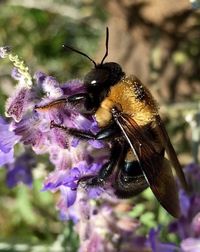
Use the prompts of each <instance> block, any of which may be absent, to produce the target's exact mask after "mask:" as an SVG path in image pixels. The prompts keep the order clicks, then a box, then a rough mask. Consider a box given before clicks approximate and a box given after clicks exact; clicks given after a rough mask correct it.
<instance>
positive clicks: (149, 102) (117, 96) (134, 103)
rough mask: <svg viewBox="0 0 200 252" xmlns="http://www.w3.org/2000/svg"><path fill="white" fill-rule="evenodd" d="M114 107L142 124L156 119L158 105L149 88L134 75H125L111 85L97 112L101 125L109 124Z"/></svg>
mask: <svg viewBox="0 0 200 252" xmlns="http://www.w3.org/2000/svg"><path fill="white" fill-rule="evenodd" d="M112 107H116V108H118V109H119V110H120V111H121V112H122V113H125V114H128V115H129V116H130V117H131V118H133V119H134V120H135V121H136V123H137V124H138V125H140V126H143V125H146V124H148V123H150V122H152V121H154V118H155V115H157V114H158V107H157V104H156V102H155V100H154V99H153V97H152V95H151V93H150V92H149V90H148V89H147V88H146V87H145V86H143V84H142V83H141V82H140V81H139V80H138V79H137V78H136V77H135V76H133V75H131V76H129V77H124V78H123V79H122V80H121V81H119V82H118V83H117V84H115V85H114V86H112V87H111V89H110V91H109V93H108V95H107V97H106V98H105V99H104V100H103V101H102V103H101V105H100V107H99V108H98V110H97V111H96V113H95V117H96V120H97V122H98V124H99V126H100V127H105V126H107V125H108V124H109V123H110V121H111V119H112V114H111V109H112Z"/></svg>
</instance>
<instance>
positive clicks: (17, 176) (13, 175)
mask: <svg viewBox="0 0 200 252" xmlns="http://www.w3.org/2000/svg"><path fill="white" fill-rule="evenodd" d="M35 166H36V161H35V159H34V157H33V155H31V154H30V153H29V152H25V153H24V154H22V155H21V156H19V157H18V158H17V159H16V160H15V162H14V163H13V164H9V165H7V177H6V182H7V185H8V186H9V187H14V186H16V185H17V184H18V183H19V182H23V183H24V184H26V185H28V186H31V185H32V180H33V178H32V168H34V167H35Z"/></svg>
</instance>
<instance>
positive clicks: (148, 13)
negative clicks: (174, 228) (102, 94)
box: [0, 0, 200, 252]
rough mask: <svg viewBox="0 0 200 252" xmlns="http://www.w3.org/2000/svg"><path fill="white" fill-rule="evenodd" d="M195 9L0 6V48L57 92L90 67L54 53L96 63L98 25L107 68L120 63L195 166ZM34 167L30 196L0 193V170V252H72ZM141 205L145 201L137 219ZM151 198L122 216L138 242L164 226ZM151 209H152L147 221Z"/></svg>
mask: <svg viewBox="0 0 200 252" xmlns="http://www.w3.org/2000/svg"><path fill="white" fill-rule="evenodd" d="M197 2H198V1H196V3H197ZM193 7H194V6H193ZM196 7H197V8H192V2H190V1H188V0H181V1H177V3H174V1H168V0H163V1H153V0H149V1H136V0H132V1H126V0H120V1H117V0H110V1H100V0H82V1H81V0H75V1H72V0H69V1H67V0H65V1H64V0H63V1H62V0H59V1H51V0H47V1H39V0H38V1H37V0H34V1H29V0H22V1H18V0H10V1H6V0H5V1H0V46H4V45H10V46H12V48H13V52H14V53H16V54H18V55H20V56H21V57H22V58H23V59H24V60H25V62H26V64H27V65H28V66H29V68H30V71H31V74H32V75H34V72H36V71H43V72H45V73H47V74H48V75H52V76H54V77H56V78H57V80H58V81H59V82H61V83H62V82H65V81H66V80H69V79H72V78H80V79H81V78H83V76H84V74H85V73H86V72H87V71H88V70H89V69H90V68H91V62H90V61H88V60H87V59H86V58H84V57H82V56H81V55H79V54H76V53H74V52H72V51H70V50H64V49H62V45H63V44H67V45H71V46H73V47H75V48H79V50H81V51H83V52H84V53H87V54H88V55H89V56H90V57H92V58H94V59H95V60H96V61H100V60H101V58H102V56H103V54H104V50H105V30H106V26H108V27H109V30H110V41H109V57H108V60H110V61H116V62H118V63H120V64H121V65H122V67H123V68H124V70H125V71H126V72H127V73H128V74H131V73H132V74H135V75H136V76H138V77H139V78H140V79H141V80H142V82H144V83H145V84H146V85H147V86H148V87H149V88H150V89H151V91H152V93H153V94H154V96H155V97H156V99H157V100H158V102H159V104H160V110H161V114H162V117H163V118H164V121H165V123H166V126H167V128H168V131H169V135H170V137H171V140H172V142H173V145H174V147H175V149H176V151H177V153H178V155H179V158H180V161H181V163H182V165H183V166H184V165H187V164H189V163H192V162H196V163H197V162H199V158H200V157H199V144H200V114H199V113H200V112H199V111H200V82H199V81H200V76H199V73H200V60H199V59H200V43H199V41H200V40H199V38H200V12H199V10H198V3H197V6H196ZM11 70H12V65H11V64H10V63H9V61H8V60H7V59H5V60H3V59H1V60H0V114H1V115H3V114H4V104H5V100H6V98H7V97H8V96H9V95H10V94H11V93H12V92H13V86H14V85H15V81H14V80H13V79H12V78H11ZM19 148H20V147H19ZM16 151H18V152H20V151H21V150H20V149H17V150H16ZM37 161H38V162H37V168H36V169H34V174H33V175H34V183H33V186H32V187H31V188H29V187H27V186H25V185H23V184H19V185H17V186H16V187H14V188H8V187H7V185H6V171H5V169H3V168H2V169H1V170H0V195H1V197H0V251H10V252H11V251H12V252H15V251H41V252H43V251H55V252H59V251H66V252H75V251H77V250H78V247H79V242H78V237H77V234H76V233H75V232H74V231H73V224H72V223H71V222H62V221H60V220H59V214H58V212H57V211H56V208H55V204H56V203H55V202H56V199H57V194H52V193H49V192H41V191H40V190H41V188H42V181H43V179H44V177H45V176H46V175H47V172H49V171H51V170H53V167H52V164H50V162H49V161H48V157H47V156H38V157H37ZM142 198H143V199H148V202H149V203H148V204H146V205H145V207H146V209H147V210H144V209H145V207H144V203H142V202H143V201H142V200H141V199H142ZM153 199H154V198H153V197H152V195H150V192H149V191H148V190H147V191H146V192H145V193H144V194H143V195H142V196H141V198H139V199H137V200H139V202H140V203H138V204H137V205H136V207H135V209H133V210H132V217H136V218H138V219H140V221H141V223H142V224H144V225H143V226H142V227H141V228H140V230H138V233H141V234H147V232H148V230H149V228H151V227H156V226H157V225H158V224H162V225H165V224H167V223H169V221H170V218H171V217H167V216H166V212H165V211H164V210H162V209H160V208H159V206H158V204H157V203H156V202H155V201H154V200H153ZM152 209H156V211H157V214H156V215H154V214H153V213H152ZM144 212H145V214H143V215H142V213H144ZM158 212H159V214H158ZM140 216H142V217H141V218H140ZM162 236H163V239H164V240H165V241H172V242H177V243H178V238H177V237H176V236H175V235H171V234H168V232H167V230H165V231H164V232H163V234H162Z"/></svg>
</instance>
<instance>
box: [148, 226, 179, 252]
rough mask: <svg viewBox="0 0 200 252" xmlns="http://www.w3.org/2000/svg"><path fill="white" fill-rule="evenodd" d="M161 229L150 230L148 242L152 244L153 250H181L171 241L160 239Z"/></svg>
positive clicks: (160, 251) (156, 251)
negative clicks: (164, 241)
mask: <svg viewBox="0 0 200 252" xmlns="http://www.w3.org/2000/svg"><path fill="white" fill-rule="evenodd" d="M159 232H160V229H157V230H155V229H153V228H152V229H151V230H150V232H149V238H148V241H147V244H149V245H150V247H151V249H152V252H175V251H181V250H180V249H179V247H177V246H176V245H175V244H171V243H162V242H160V241H159V237H158V236H159Z"/></svg>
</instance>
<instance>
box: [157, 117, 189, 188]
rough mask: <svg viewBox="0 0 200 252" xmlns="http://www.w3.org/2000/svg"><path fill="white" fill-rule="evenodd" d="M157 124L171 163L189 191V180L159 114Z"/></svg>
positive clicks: (183, 185) (182, 183)
mask: <svg viewBox="0 0 200 252" xmlns="http://www.w3.org/2000/svg"><path fill="white" fill-rule="evenodd" d="M156 124H157V130H158V133H159V136H160V140H161V141H162V144H163V146H164V147H165V149H166V152H167V155H168V158H169V160H170V161H171V163H172V165H173V167H174V169H175V171H176V175H177V176H178V178H179V180H180V182H181V185H182V187H183V188H184V189H185V190H186V191H187V190H188V185H187V182H186V179H185V175H184V173H183V170H182V167H181V165H180V163H179V161H178V158H177V155H176V152H175V150H174V148H173V146H172V144H171V141H170V139H169V136H168V134H167V131H166V129H165V125H164V124H163V122H162V120H161V118H160V116H159V115H157V116H156Z"/></svg>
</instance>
